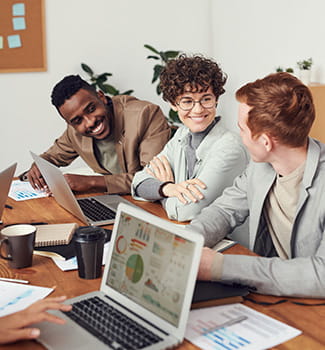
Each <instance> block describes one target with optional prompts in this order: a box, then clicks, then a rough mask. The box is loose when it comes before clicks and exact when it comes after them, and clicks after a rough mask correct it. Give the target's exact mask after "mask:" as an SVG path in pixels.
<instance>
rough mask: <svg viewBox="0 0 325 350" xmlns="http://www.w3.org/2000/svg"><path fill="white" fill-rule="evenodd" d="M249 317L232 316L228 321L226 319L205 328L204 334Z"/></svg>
mask: <svg viewBox="0 0 325 350" xmlns="http://www.w3.org/2000/svg"><path fill="white" fill-rule="evenodd" d="M247 319H248V317H247V316H239V317H236V318H232V319H230V320H228V321H226V322H224V323H221V324H219V325H218V326H215V327H211V328H203V332H202V335H206V334H208V333H212V332H214V331H217V330H218V329H221V328H225V327H229V326H232V325H234V324H236V323H239V322H242V321H245V320H247Z"/></svg>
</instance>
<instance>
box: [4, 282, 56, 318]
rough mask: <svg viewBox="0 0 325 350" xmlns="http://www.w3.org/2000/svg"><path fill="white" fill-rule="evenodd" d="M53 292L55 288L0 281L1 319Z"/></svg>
mask: <svg viewBox="0 0 325 350" xmlns="http://www.w3.org/2000/svg"><path fill="white" fill-rule="evenodd" d="M52 291H53V288H45V287H37V286H26V285H23V284H19V283H11V282H3V281H0V317H1V316H5V315H9V314H11V313H13V312H16V311H20V310H23V309H25V308H26V307H27V306H29V305H31V304H33V303H34V302H35V301H37V300H40V299H43V298H45V297H46V296H47V295H49V294H50V293H51V292H52Z"/></svg>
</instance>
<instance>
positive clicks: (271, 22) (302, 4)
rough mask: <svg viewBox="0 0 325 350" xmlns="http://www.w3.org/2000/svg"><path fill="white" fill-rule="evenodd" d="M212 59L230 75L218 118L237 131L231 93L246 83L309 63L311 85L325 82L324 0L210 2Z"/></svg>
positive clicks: (235, 108) (235, 106)
mask: <svg viewBox="0 0 325 350" xmlns="http://www.w3.org/2000/svg"><path fill="white" fill-rule="evenodd" d="M212 4H213V9H212V13H213V37H214V41H213V56H214V57H215V58H216V59H217V60H218V61H219V62H220V63H221V65H222V67H223V69H224V71H225V72H226V73H227V74H228V76H229V78H228V82H227V85H226V90H227V92H226V94H225V95H224V96H223V97H222V98H221V101H222V103H221V104H220V109H219V112H220V114H221V115H222V116H223V117H224V121H225V123H226V125H227V126H228V127H229V128H231V129H237V127H236V114H237V103H236V102H235V98H234V93H235V91H236V90H237V89H238V88H239V87H240V86H241V85H243V84H244V83H246V82H249V81H253V80H255V79H257V78H261V77H264V76H265V75H267V74H269V73H272V72H275V69H276V67H278V66H283V67H285V68H287V67H293V68H294V69H295V73H296V74H297V76H298V69H297V66H296V62H297V61H300V60H301V59H306V58H309V57H312V58H313V60H314V62H315V64H314V66H313V70H312V81H315V82H322V83H324V82H325V45H324V37H325V22H324V13H325V2H324V0H310V1H305V0H285V1H283V0H272V1H266V0H245V1H240V0H227V1H223V0H214V1H213V2H212Z"/></svg>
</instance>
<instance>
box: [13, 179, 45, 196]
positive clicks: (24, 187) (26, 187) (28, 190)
mask: <svg viewBox="0 0 325 350" xmlns="http://www.w3.org/2000/svg"><path fill="white" fill-rule="evenodd" d="M9 197H10V198H12V199H14V200H15V201H25V200H27V199H36V198H42V197H47V193H46V192H44V191H39V190H34V189H33V187H32V186H31V184H30V183H29V182H24V181H20V180H14V181H13V182H12V184H11V187H10V191H9Z"/></svg>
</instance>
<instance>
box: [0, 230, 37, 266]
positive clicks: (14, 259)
mask: <svg viewBox="0 0 325 350" xmlns="http://www.w3.org/2000/svg"><path fill="white" fill-rule="evenodd" d="M35 232H36V227H35V226H32V225H23V224H19V225H12V226H8V227H5V228H4V229H2V230H1V235H2V237H1V239H0V257H1V258H2V259H5V260H8V264H9V267H10V268H13V269H21V268H23V267H29V266H32V262H33V250H34V244H35ZM3 253H5V254H3Z"/></svg>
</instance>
